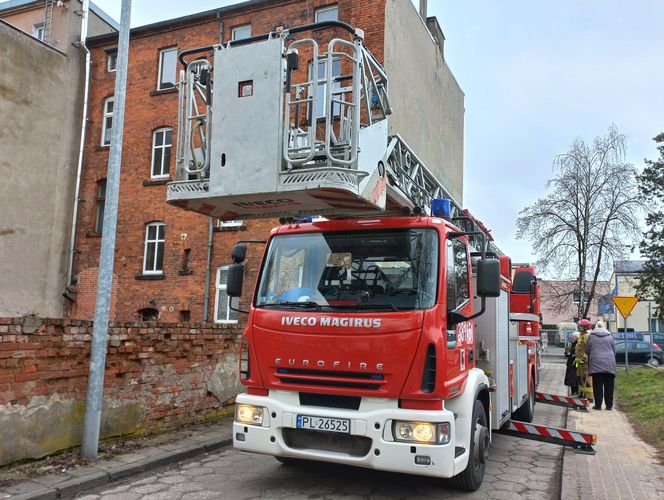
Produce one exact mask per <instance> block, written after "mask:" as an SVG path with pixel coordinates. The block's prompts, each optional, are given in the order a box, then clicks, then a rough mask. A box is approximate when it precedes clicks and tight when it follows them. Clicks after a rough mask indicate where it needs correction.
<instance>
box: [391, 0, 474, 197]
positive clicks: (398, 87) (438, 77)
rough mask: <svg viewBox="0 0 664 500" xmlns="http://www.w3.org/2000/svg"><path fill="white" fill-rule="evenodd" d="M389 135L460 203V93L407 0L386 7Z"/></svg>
mask: <svg viewBox="0 0 664 500" xmlns="http://www.w3.org/2000/svg"><path fill="white" fill-rule="evenodd" d="M384 62H385V64H384V66H385V70H386V72H387V75H388V78H389V95H390V102H391V104H392V106H393V107H394V113H393V114H392V116H390V133H399V135H401V136H402V137H403V138H404V139H405V140H406V142H407V143H408V144H409V145H410V147H411V148H412V149H413V150H414V151H415V153H416V154H417V155H418V156H419V158H420V159H421V160H422V161H423V162H424V163H425V164H426V165H427V167H428V168H429V169H430V170H431V171H433V172H434V173H435V174H436V177H437V178H438V179H439V180H440V181H441V182H442V183H443V184H444V185H445V187H446V188H447V189H448V190H449V191H450V193H451V194H452V196H454V198H455V199H456V200H457V201H458V202H459V203H463V126H464V95H463V92H462V91H461V88H460V87H459V84H458V83H457V81H456V80H455V79H454V76H453V75H452V72H451V71H450V69H449V68H448V67H447V64H446V63H445V61H444V59H443V54H442V51H441V50H440V48H439V46H438V45H437V44H436V43H435V41H434V39H433V38H432V37H431V35H430V34H429V30H428V29H427V27H426V26H425V24H424V22H423V21H422V19H421V18H420V16H419V14H418V13H417V11H416V10H415V8H414V7H413V5H412V3H411V2H410V1H408V0H387V2H386V5H385V61H384Z"/></svg>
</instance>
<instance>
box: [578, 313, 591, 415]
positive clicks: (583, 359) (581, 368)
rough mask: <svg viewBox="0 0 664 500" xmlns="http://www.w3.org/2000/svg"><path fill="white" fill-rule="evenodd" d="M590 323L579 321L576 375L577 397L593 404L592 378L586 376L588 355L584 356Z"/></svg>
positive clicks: (584, 320)
mask: <svg viewBox="0 0 664 500" xmlns="http://www.w3.org/2000/svg"><path fill="white" fill-rule="evenodd" d="M592 326H593V325H592V323H591V322H590V321H589V320H587V319H582V320H581V321H579V330H580V332H581V336H580V337H579V340H578V342H577V343H576V352H575V354H576V359H575V360H574V363H575V364H576V374H577V376H578V377H579V396H580V397H582V398H585V399H587V400H588V401H590V402H591V403H592V402H593V383H592V378H591V377H590V375H588V355H587V354H586V342H587V341H588V337H589V336H590V329H591V328H592Z"/></svg>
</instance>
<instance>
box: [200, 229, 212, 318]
mask: <svg viewBox="0 0 664 500" xmlns="http://www.w3.org/2000/svg"><path fill="white" fill-rule="evenodd" d="M213 233H214V219H213V218H212V217H210V233H209V235H208V249H207V264H206V266H205V297H204V298H203V323H207V322H208V305H209V302H210V274H211V272H212V269H211V265H212V234H213Z"/></svg>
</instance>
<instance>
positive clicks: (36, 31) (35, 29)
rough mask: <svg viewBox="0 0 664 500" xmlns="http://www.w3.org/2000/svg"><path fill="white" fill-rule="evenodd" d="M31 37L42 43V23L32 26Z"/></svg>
mask: <svg viewBox="0 0 664 500" xmlns="http://www.w3.org/2000/svg"><path fill="white" fill-rule="evenodd" d="M32 36H34V37H35V38H36V39H38V40H41V41H44V23H38V24H35V25H33V26H32Z"/></svg>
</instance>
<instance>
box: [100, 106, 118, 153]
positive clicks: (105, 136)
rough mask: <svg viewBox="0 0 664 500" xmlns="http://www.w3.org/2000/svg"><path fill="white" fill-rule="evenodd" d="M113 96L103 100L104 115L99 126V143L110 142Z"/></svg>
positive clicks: (106, 144) (107, 143)
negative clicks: (100, 126)
mask: <svg viewBox="0 0 664 500" xmlns="http://www.w3.org/2000/svg"><path fill="white" fill-rule="evenodd" d="M114 102H115V98H114V97H109V98H108V99H106V100H105V101H104V117H103V119H102V120H103V122H102V128H101V145H102V146H108V145H109V144H111V128H112V127H113V104H114Z"/></svg>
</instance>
